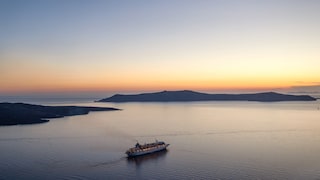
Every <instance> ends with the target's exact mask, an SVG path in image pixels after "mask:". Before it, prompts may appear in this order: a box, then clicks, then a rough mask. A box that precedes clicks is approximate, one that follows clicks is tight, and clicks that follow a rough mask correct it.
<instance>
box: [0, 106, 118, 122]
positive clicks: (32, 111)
mask: <svg viewBox="0 0 320 180" xmlns="http://www.w3.org/2000/svg"><path fill="white" fill-rule="evenodd" d="M112 110H119V109H115V108H105V107H81V106H41V105H32V104H24V103H0V125H17V124H35V123H43V122H48V120H46V118H61V117H64V116H74V115H83V114H88V113H89V112H90V111H112Z"/></svg>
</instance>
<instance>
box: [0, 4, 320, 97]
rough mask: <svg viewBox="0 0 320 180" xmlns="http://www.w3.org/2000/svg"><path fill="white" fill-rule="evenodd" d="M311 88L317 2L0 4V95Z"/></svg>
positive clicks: (319, 28)
mask: <svg viewBox="0 0 320 180" xmlns="http://www.w3.org/2000/svg"><path fill="white" fill-rule="evenodd" d="M319 85H320V1H317V0H300V1H295V0H265V1H263V0H260V1H259V0H208V1H202V0H200V1H195V0H193V1H188V0H164V1H160V0H159V1H149V0H146V1H133V0H128V1H124V0H114V1H111V0H109V1H108V0H105V1H89V0H66V1H64V0H44V1H43V0H39V1H33V0H20V1H17V0H8V1H7V0H0V94H4V95H10V94H23V93H38V92H48V93H50V92H98V91H99V92H110V91H112V92H116V91H120V92H123V91H127V92H130V91H158V90H182V89H192V90H199V91H201V90H202V91H229V90H248V91H255V90H257V91H258V90H259V91H260V90H270V89H271V90H272V89H283V88H289V87H292V86H306V87H313V86H314V87H319Z"/></svg>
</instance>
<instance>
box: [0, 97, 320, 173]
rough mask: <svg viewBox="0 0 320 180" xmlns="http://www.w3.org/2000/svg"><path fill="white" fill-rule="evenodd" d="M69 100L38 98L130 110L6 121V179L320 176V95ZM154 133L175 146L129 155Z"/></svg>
mask: <svg viewBox="0 0 320 180" xmlns="http://www.w3.org/2000/svg"><path fill="white" fill-rule="evenodd" d="M70 102H71V101H69V100H67V101H63V100H61V99H60V101H59V102H58V101H55V102H53V101H47V102H44V101H42V102H38V104H39V103H41V104H44V105H81V106H107V107H116V108H120V109H123V110H122V111H111V112H93V113H90V114H88V115H81V116H72V117H65V118H60V119H53V120H51V121H50V122H48V123H44V124H37V125H23V126H3V127H0V137H1V138H0V146H1V149H0V154H1V156H0V171H1V174H0V179H58V178H59V179H109V178H112V179H137V178H139V179H201V178H204V179H209V178H210V179H319V178H320V159H319V158H318V155H319V151H320V143H319V142H320V121H319V120H320V111H319V110H318V107H319V103H320V102H319V100H318V101H312V102H273V103H262V102H236V101H232V102H215V101H209V102H184V103H178V102H172V103H92V100H83V99H80V100H79V99H78V101H77V100H76V99H74V100H73V102H71V103H70ZM34 103H36V102H34ZM154 139H158V140H163V141H165V142H167V143H169V144H170V146H169V148H168V151H165V152H161V153H159V154H154V155H148V156H143V157H141V158H136V159H127V158H126V156H125V154H124V152H125V151H126V149H128V148H129V147H131V146H133V145H134V144H135V143H136V140H139V142H140V143H145V142H151V141H154Z"/></svg>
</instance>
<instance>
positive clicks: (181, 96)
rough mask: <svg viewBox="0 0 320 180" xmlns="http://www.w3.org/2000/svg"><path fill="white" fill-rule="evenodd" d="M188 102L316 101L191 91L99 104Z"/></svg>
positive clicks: (269, 94)
mask: <svg viewBox="0 0 320 180" xmlns="http://www.w3.org/2000/svg"><path fill="white" fill-rule="evenodd" d="M187 101H260V102H276V101H316V99H315V98H313V97H311V96H309V95H289V94H280V93H276V92H263V93H254V94H207V93H200V92H195V91H190V90H184V91H162V92H155V93H143V94H131V95H123V94H116V95H113V96H111V97H108V98H105V99H101V100H99V101H97V102H187Z"/></svg>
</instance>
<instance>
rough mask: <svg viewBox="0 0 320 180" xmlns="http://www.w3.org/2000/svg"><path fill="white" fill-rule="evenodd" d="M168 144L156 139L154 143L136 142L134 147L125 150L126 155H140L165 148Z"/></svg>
mask: <svg viewBox="0 0 320 180" xmlns="http://www.w3.org/2000/svg"><path fill="white" fill-rule="evenodd" d="M168 146H169V144H166V143H165V142H163V141H157V140H156V142H154V143H149V144H144V145H141V144H139V143H137V144H136V146H135V147H133V148H130V149H128V150H127V151H126V154H127V155H128V157H134V156H141V155H145V154H150V153H155V152H158V151H162V150H165V149H166V148H167V147H168Z"/></svg>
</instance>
